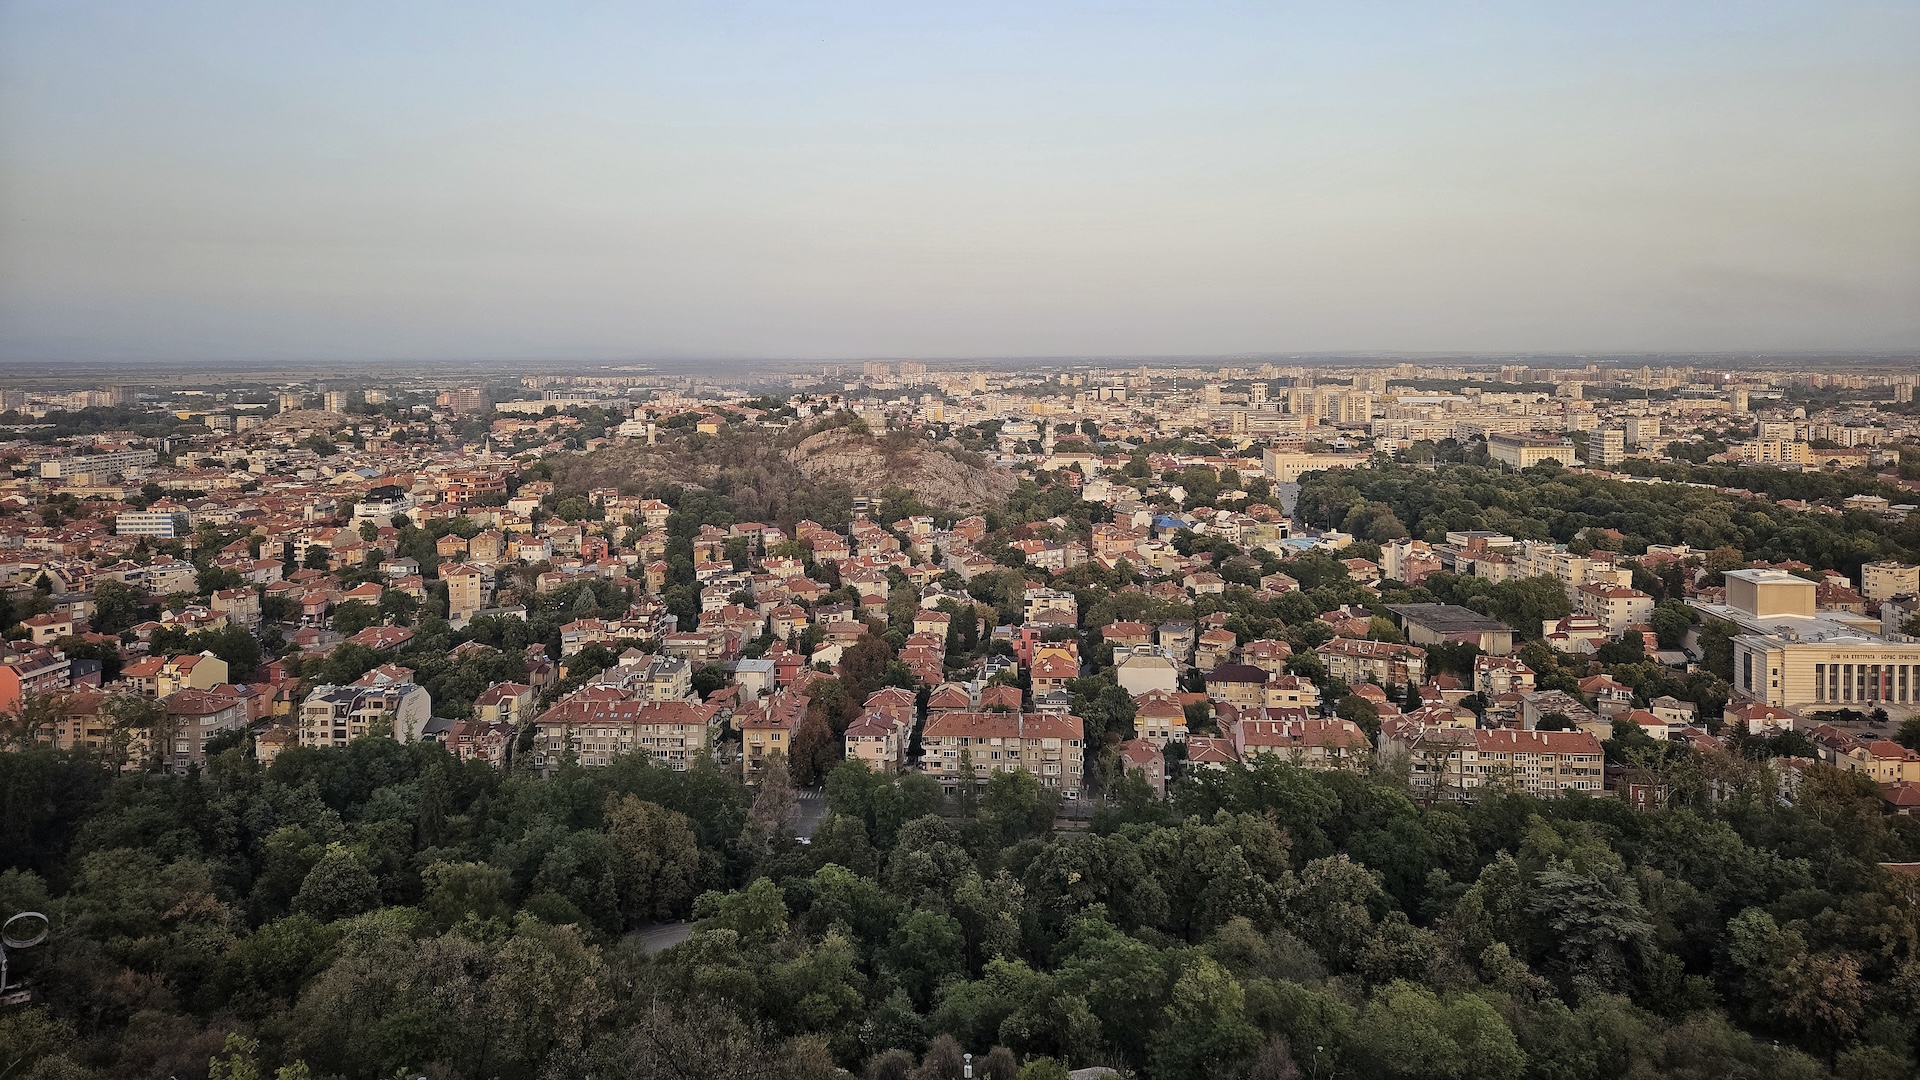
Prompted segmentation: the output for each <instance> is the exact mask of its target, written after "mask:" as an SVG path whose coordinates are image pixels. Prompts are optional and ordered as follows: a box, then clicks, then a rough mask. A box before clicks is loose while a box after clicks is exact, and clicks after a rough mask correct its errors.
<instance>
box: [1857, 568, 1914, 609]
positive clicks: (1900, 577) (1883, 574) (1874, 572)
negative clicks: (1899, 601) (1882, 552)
mask: <svg viewBox="0 0 1920 1080" xmlns="http://www.w3.org/2000/svg"><path fill="white" fill-rule="evenodd" d="M1915 594H1920V566H1909V565H1907V564H1906V563H1897V562H1870V563H1867V564H1865V565H1864V566H1862V567H1860V595H1862V596H1864V597H1866V598H1867V599H1869V600H1891V599H1893V598H1894V597H1896V596H1912V595H1915Z"/></svg>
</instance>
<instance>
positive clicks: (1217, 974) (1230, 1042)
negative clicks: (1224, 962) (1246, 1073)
mask: <svg viewBox="0 0 1920 1080" xmlns="http://www.w3.org/2000/svg"><path fill="white" fill-rule="evenodd" d="M1166 1023H1167V1027H1166V1034H1165V1035H1164V1036H1163V1037H1162V1042H1161V1045H1160V1052H1159V1056H1158V1061H1157V1066H1156V1068H1155V1075H1156V1076H1161V1077H1169V1078H1187V1077H1191V1078H1194V1080H1200V1078H1204V1077H1211V1076H1219V1075H1223V1074H1228V1073H1231V1072H1232V1071H1233V1070H1234V1069H1235V1068H1236V1067H1237V1066H1238V1065H1239V1064H1240V1063H1241V1062H1243V1061H1245V1060H1246V1059H1248V1058H1250V1057H1252V1056H1253V1054H1254V1053H1256V1052H1257V1051H1258V1049H1259V1046H1260V1033H1259V1031H1258V1029H1256V1028H1255V1027H1254V1026H1253V1025H1252V1024H1250V1023H1248V1022H1247V1018H1246V995H1245V993H1244V992H1243V991H1242V990H1241V988H1240V984H1239V983H1238V982H1237V981H1236V980H1235V979H1234V977H1233V976H1232V975H1231V974H1229V973H1228V972H1227V970H1226V969H1225V968H1223V967H1221V966H1220V965H1219V964H1217V963H1215V962H1214V961H1213V960H1212V959H1211V958H1209V957H1207V956H1206V955H1204V954H1202V955H1199V956H1196V957H1194V958H1193V959H1192V960H1191V961H1190V962H1188V964H1187V965H1186V967H1185V970H1183V971H1182V972H1181V974H1180V978H1179V979H1178V980H1177V981H1175V982H1174V984H1173V997H1172V1000H1171V1001H1169V1002H1168V1003H1167V1008H1166Z"/></svg>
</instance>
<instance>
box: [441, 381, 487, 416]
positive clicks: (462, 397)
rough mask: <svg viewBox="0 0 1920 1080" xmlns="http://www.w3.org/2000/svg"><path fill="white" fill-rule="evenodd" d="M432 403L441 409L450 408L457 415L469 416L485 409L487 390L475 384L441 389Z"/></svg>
mask: <svg viewBox="0 0 1920 1080" xmlns="http://www.w3.org/2000/svg"><path fill="white" fill-rule="evenodd" d="M434 404H436V405H438V406H440V407H441V408H443V409H451V410H453V412H454V413H455V414H456V415H459V416H471V415H472V414H474V413H480V412H485V411H487V392H486V391H485V390H482V389H480V388H479V387H477V386H468V387H462V388H460V389H458V390H442V391H440V396H439V397H437V398H435V399H434Z"/></svg>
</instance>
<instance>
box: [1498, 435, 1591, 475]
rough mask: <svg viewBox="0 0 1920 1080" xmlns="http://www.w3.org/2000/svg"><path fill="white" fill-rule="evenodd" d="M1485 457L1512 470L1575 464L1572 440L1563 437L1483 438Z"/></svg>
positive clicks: (1507, 436) (1513, 436)
mask: <svg viewBox="0 0 1920 1080" xmlns="http://www.w3.org/2000/svg"><path fill="white" fill-rule="evenodd" d="M1487 456H1489V457H1491V458H1493V460H1495V461H1497V462H1499V463H1500V464H1502V465H1506V466H1508V467H1510V468H1515V469H1530V468H1533V467H1534V466H1535V465H1545V464H1546V463H1547V462H1549V461H1556V462H1559V463H1560V464H1562V465H1573V464H1576V463H1577V462H1576V458H1575V455H1574V450H1573V440H1572V439H1569V438H1567V437H1566V436H1564V435H1562V436H1558V437H1555V436H1547V435H1501V434H1498V433H1495V434H1490V435H1488V436H1487Z"/></svg>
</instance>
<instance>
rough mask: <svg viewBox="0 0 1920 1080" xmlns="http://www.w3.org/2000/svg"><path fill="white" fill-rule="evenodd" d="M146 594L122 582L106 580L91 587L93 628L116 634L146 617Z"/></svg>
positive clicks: (103, 632) (101, 631) (104, 632)
mask: <svg viewBox="0 0 1920 1080" xmlns="http://www.w3.org/2000/svg"><path fill="white" fill-rule="evenodd" d="M146 602H147V598H146V594H145V593H144V592H142V591H141V590H139V589H137V588H135V587H133V586H132V585H129V584H127V583H126V582H124V581H115V580H112V579H108V580H105V581H102V582H100V583H99V584H97V585H95V586H94V587H93V617H92V619H91V620H89V621H90V622H92V624H93V628H94V629H95V630H97V631H99V632H100V633H102V634H118V633H120V632H121V631H122V630H125V629H127V628H129V627H131V626H133V625H134V624H135V623H138V622H140V621H141V620H142V619H143V618H144V617H145V615H146Z"/></svg>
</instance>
